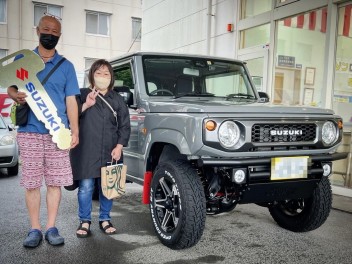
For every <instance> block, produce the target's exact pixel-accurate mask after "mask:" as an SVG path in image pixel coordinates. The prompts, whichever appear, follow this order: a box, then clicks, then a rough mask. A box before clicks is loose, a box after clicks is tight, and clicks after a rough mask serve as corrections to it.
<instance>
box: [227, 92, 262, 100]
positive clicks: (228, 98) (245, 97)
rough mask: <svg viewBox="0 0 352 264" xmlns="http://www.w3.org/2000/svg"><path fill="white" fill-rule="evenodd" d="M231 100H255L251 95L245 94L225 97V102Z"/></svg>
mask: <svg viewBox="0 0 352 264" xmlns="http://www.w3.org/2000/svg"><path fill="white" fill-rule="evenodd" d="M232 98H241V99H255V97H254V96H253V95H251V94H245V93H236V94H229V95H227V96H226V100H230V99H232Z"/></svg>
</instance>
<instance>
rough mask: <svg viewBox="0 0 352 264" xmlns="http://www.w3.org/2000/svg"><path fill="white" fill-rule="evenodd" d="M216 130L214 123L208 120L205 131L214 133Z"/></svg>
mask: <svg viewBox="0 0 352 264" xmlns="http://www.w3.org/2000/svg"><path fill="white" fill-rule="evenodd" d="M215 128H216V123H215V121H213V120H209V121H207V122H206V123H205V129H206V130H208V131H214V130H215Z"/></svg>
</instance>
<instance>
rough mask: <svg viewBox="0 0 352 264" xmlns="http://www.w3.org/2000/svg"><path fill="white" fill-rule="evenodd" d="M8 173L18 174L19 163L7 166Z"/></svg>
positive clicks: (11, 174) (10, 174)
mask: <svg viewBox="0 0 352 264" xmlns="http://www.w3.org/2000/svg"><path fill="white" fill-rule="evenodd" d="M7 175H9V176H16V175H18V163H17V164H16V165H15V166H14V167H9V168H7Z"/></svg>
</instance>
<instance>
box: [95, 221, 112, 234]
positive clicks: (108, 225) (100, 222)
mask: <svg viewBox="0 0 352 264" xmlns="http://www.w3.org/2000/svg"><path fill="white" fill-rule="evenodd" d="M104 222H107V223H108V224H107V225H105V226H104V227H103V223H104ZM99 227H100V229H101V231H103V232H104V234H106V235H113V234H116V229H115V230H114V231H111V232H109V231H108V229H109V228H110V227H114V226H113V225H112V224H111V222H110V221H109V220H105V221H99Z"/></svg>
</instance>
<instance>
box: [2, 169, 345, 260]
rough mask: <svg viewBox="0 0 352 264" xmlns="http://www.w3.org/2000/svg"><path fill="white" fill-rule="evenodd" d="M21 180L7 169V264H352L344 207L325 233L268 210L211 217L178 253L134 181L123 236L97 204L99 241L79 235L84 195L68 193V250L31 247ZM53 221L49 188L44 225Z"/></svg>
mask: <svg viewBox="0 0 352 264" xmlns="http://www.w3.org/2000/svg"><path fill="white" fill-rule="evenodd" d="M19 179H20V176H15V177H8V176H7V175H6V173H4V172H3V170H0V201H1V202H0V263H1V264H12V263H14V264H18V263H28V264H31V263H36V264H37V263H50V264H56V263H64V264H65V263H70V264H80V263H82V264H83V263H85V264H90V263H104V264H105V263H108V264H114V263H123V264H130V263H138V264H142V263H143V264H144V263H151V264H152V263H158V264H164V263H165V264H181V263H225V264H227V263H228V264H233V263H246V264H248V263H270V264H272V263H280V264H281V263H289V264H291V263H292V264H302V263H303V264H304V263H309V264H315V263H319V264H322V263H329V264H335V263H336V264H350V263H352V228H351V223H352V213H349V212H347V211H345V210H342V209H333V210H331V213H330V216H329V218H328V219H327V221H326V222H325V223H324V225H322V226H321V227H320V228H318V229H317V230H314V231H311V232H307V233H293V232H290V231H287V230H285V229H282V228H280V227H279V226H278V225H277V224H276V223H275V221H274V220H273V219H272V218H271V216H270V214H269V212H268V210H267V209H266V208H264V207H260V206H257V205H254V204H250V205H238V206H237V207H236V208H235V209H234V210H233V211H232V212H230V213H226V214H221V215H216V216H207V219H206V227H205V230H204V234H203V236H202V238H201V240H200V241H199V243H198V244H197V245H195V246H194V247H192V248H189V249H185V250H177V251H175V250H171V249H169V248H167V247H165V246H163V245H162V244H161V243H160V242H159V240H158V238H157V237H156V236H155V233H154V230H153V226H152V222H151V219H150V215H149V210H148V206H147V205H143V204H142V202H141V193H142V187H141V186H139V185H136V184H127V192H126V195H125V196H123V197H122V198H120V199H118V200H115V201H114V207H113V210H112V223H113V224H114V225H115V227H117V231H118V232H117V234H115V235H112V236H107V235H105V234H103V233H102V232H101V231H100V230H99V226H98V210H99V208H98V203H97V202H94V203H93V222H92V226H91V230H92V236H90V237H89V238H85V239H80V238H77V237H76V235H75V232H76V229H77V227H78V219H77V191H71V192H70V191H66V190H63V192H62V193H63V196H62V202H61V207H60V212H59V216H58V219H57V227H58V228H59V230H60V233H61V234H62V235H63V236H64V237H65V245H63V246H59V247H53V246H51V245H49V244H48V243H47V242H46V241H43V242H42V243H41V245H40V246H39V247H38V248H35V249H26V248H24V247H23V246H22V242H23V239H24V238H25V236H26V233H27V232H28V230H29V220H28V215H27V210H26V207H25V202H24V190H23V189H22V188H21V187H19ZM334 198H335V197H334ZM338 198H341V197H338ZM342 198H343V197H342ZM45 220H46V211H45V188H44V187H43V188H42V205H41V222H42V224H43V227H44V226H45Z"/></svg>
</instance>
